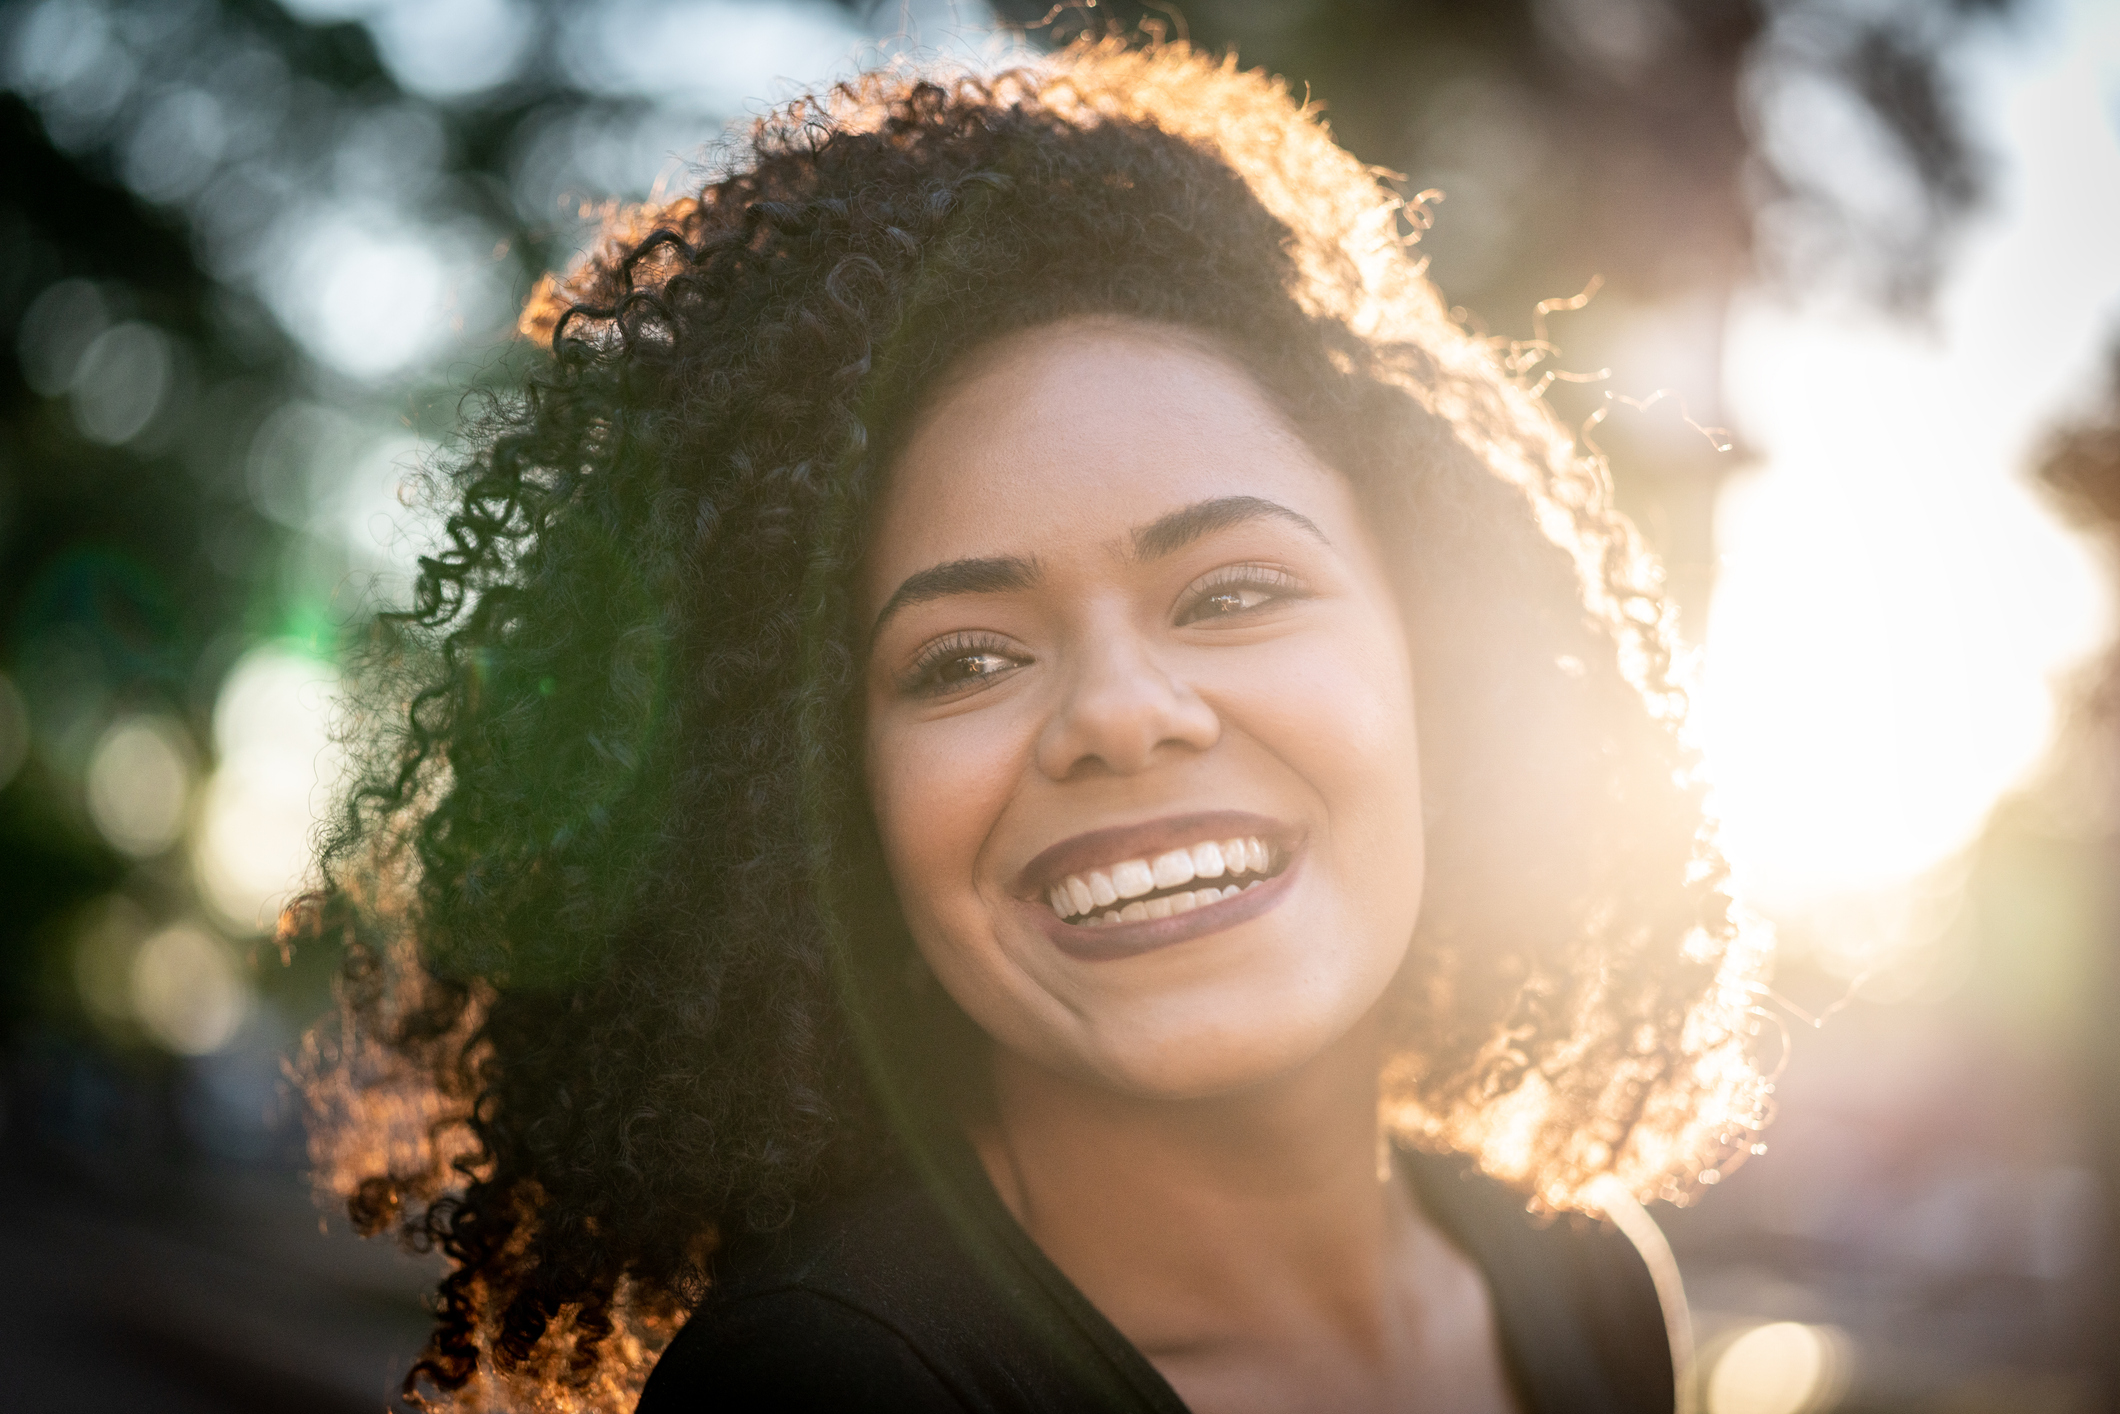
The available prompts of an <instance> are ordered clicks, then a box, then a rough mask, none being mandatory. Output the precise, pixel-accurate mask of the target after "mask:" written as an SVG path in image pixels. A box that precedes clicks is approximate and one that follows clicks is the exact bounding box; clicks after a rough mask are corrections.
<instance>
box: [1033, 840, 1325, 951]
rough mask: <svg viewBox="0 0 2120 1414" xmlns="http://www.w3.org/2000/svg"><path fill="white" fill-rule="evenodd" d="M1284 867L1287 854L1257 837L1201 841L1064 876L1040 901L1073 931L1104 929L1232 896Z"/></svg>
mask: <svg viewBox="0 0 2120 1414" xmlns="http://www.w3.org/2000/svg"><path fill="white" fill-rule="evenodd" d="M1287 867H1288V855H1287V853H1286V851H1283V850H1277V849H1276V848H1275V847H1274V846H1273V845H1272V844H1270V843H1269V842H1268V841H1266V840H1265V839H1263V838H1261V837H1260V836H1257V835H1240V836H1236V837H1233V838H1229V839H1220V840H1214V839H1209V840H1201V841H1200V842H1199V843H1197V844H1193V845H1189V846H1185V847H1182V848H1178V849H1171V850H1165V851H1162V852H1159V853H1157V854H1155V855H1152V856H1143V857H1139V858H1134V859H1122V860H1119V861H1117V862H1115V863H1112V864H1109V865H1106V866H1103V867H1101V868H1095V869H1085V870H1083V871H1081V872H1080V873H1076V874H1069V875H1068V876H1066V877H1065V878H1063V879H1061V880H1060V881H1058V882H1057V883H1055V884H1053V885H1052V886H1050V887H1049V888H1048V889H1047V890H1046V892H1045V900H1046V904H1047V906H1048V907H1050V908H1051V909H1052V910H1053V912H1054V913H1055V914H1057V915H1058V916H1059V917H1060V918H1061V919H1063V920H1065V921H1066V922H1068V923H1070V924H1073V925H1074V926H1076V927H1082V928H1108V927H1112V926H1114V925H1117V924H1121V923H1138V922H1143V921H1145V920H1148V919H1154V918H1170V917H1173V916H1175V915H1177V914H1181V913H1190V912H1192V911H1193V910H1194V909H1197V908H1205V907H1208V906H1209V905H1211V904H1216V903H1220V902H1222V901H1223V900H1225V899H1232V898H1235V897H1236V896H1237V895H1238V894H1240V893H1243V892H1245V891H1246V890H1248V889H1255V888H1257V887H1258V886H1259V885H1260V884H1262V883H1264V882H1265V881H1266V880H1268V879H1271V878H1273V877H1275V876H1276V875H1278V874H1279V873H1280V872H1281V871H1282V870H1283V869H1285V868H1287Z"/></svg>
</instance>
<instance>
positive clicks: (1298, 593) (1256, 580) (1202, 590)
mask: <svg viewBox="0 0 2120 1414" xmlns="http://www.w3.org/2000/svg"><path fill="white" fill-rule="evenodd" d="M1240 589H1254V590H1259V591H1261V592H1263V593H1265V594H1266V595H1267V596H1268V599H1267V602H1266V603H1264V604H1254V605H1250V606H1248V607H1246V606H1243V605H1241V604H1240V605H1239V606H1238V607H1237V608H1235V609H1231V610H1227V611H1225V612H1222V613H1216V614H1198V613H1196V612H1195V611H1197V610H1199V609H1201V608H1203V607H1204V606H1205V605H1207V604H1208V603H1209V602H1211V601H1212V600H1214V599H1216V598H1217V597H1219V596H1221V595H1225V594H1228V593H1230V592H1231V591H1232V590H1240ZM1308 597H1309V595H1308V594H1307V593H1306V592H1305V591H1304V588H1303V581H1302V580H1300V579H1297V578H1296V577H1295V576H1294V575H1292V574H1290V573H1289V572H1288V571H1287V570H1284V569H1282V568H1280V567H1279V566H1278V565H1255V564H1254V565H1224V566H1222V568H1220V569H1218V570H1211V571H1209V572H1208V573H1207V574H1204V575H1202V576H1201V577H1200V578H1199V579H1197V580H1194V581H1193V583H1192V584H1191V586H1190V587H1188V588H1187V589H1186V591H1185V596H1184V598H1183V599H1182V600H1180V601H1179V602H1180V604H1181V605H1182V607H1181V608H1180V609H1179V610H1178V623H1179V624H1180V625H1184V624H1191V623H1199V622H1201V621H1202V620H1203V619H1209V618H1235V617H1237V616H1239V615H1242V614H1254V613H1257V612H1259V611H1260V610H1261V609H1268V608H1271V607H1273V605H1275V604H1277V603H1287V602H1289V601H1291V600H1296V599H1306V598H1308Z"/></svg>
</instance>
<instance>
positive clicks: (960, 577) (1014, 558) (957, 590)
mask: <svg viewBox="0 0 2120 1414" xmlns="http://www.w3.org/2000/svg"><path fill="white" fill-rule="evenodd" d="M1037 582H1038V562H1037V561H1036V560H1029V559H1025V558H1023V557H1022V556H1021V555H994V556H989V557H986V558H983V559H968V560H950V561H948V562H947V563H944V564H939V565H933V566H930V567H929V568H927V569H924V570H921V571H920V572H919V573H918V574H910V575H907V576H906V578H905V582H904V583H903V584H900V585H899V586H898V589H897V591H896V592H895V593H893V594H892V595H891V597H890V598H889V599H888V600H886V601H885V603H884V606H883V608H882V609H880V610H879V611H878V612H877V614H876V622H875V623H873V624H871V625H870V626H869V638H870V640H871V641H874V639H875V637H876V635H877V634H878V633H880V632H882V631H883V625H884V622H885V621H886V620H888V619H889V618H890V617H891V615H893V614H895V613H897V612H898V611H899V610H900V609H909V608H911V607H912V606H913V605H915V604H925V603H926V602H927V601H928V600H930V599H946V598H948V597H949V596H950V595H952V594H1000V593H1005V592H1006V591H1008V590H1011V589H1028V588H1030V586H1031V585H1033V584H1036V583H1037Z"/></svg>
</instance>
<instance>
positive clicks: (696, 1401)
mask: <svg viewBox="0 0 2120 1414" xmlns="http://www.w3.org/2000/svg"><path fill="white" fill-rule="evenodd" d="M973 1407H975V1406H971V1405H968V1404H966V1403H965V1402H964V1401H963V1400H962V1399H960V1398H959V1397H958V1396H957V1394H956V1393H955V1392H954V1391H953V1390H952V1389H951V1388H950V1384H949V1382H948V1380H947V1379H945V1378H944V1377H943V1375H942V1374H941V1373H939V1372H938V1371H936V1370H935V1369H934V1368H932V1367H931V1366H930V1365H929V1363H928V1361H927V1360H926V1359H924V1358H923V1357H922V1354H921V1352H920V1350H919V1349H918V1348H917V1347H916V1346H915V1344H914V1343H913V1342H912V1341H910V1340H908V1339H907V1338H906V1336H905V1334H904V1333H903V1332H901V1331H899V1330H897V1329H894V1328H893V1326H892V1325H891V1323H890V1322H889V1321H887V1320H885V1319H883V1318H881V1317H879V1316H878V1315H877V1314H876V1313H874V1312H872V1311H867V1310H863V1309H861V1308H860V1307H858V1306H853V1305H849V1304H848V1303H846V1302H845V1301H842V1300H840V1299H838V1298H836V1297H834V1296H831V1295H829V1294H827V1293H825V1292H821V1291H815V1290H811V1289H809V1288H806V1287H801V1286H786V1287H780V1288H778V1289H775V1290H771V1291H758V1292H750V1293H746V1294H743V1295H740V1296H736V1297H733V1298H728V1299H721V1300H710V1301H709V1302H708V1303H706V1304H705V1305H704V1306H703V1307H702V1308H701V1310H700V1311H699V1312H698V1313H696V1314H695V1315H694V1316H693V1318H692V1319H691V1320H690V1321H689V1322H687V1323H686V1325H685V1328H684V1329H683V1330H682V1331H680V1332H678V1335H677V1338H676V1339H675V1340H673V1341H672V1342H671V1343H670V1346H669V1348H668V1349H667V1350H665V1351H664V1352H663V1355H662V1358H661V1359H660V1360H659V1361H657V1362H656V1366H655V1369H654V1371H653V1373H652V1374H650V1376H649V1378H648V1384H647V1388H646V1389H645V1390H644V1391H642V1393H641V1398H640V1404H639V1406H638V1409H639V1414H694V1411H699V1412H700V1414H704V1411H708V1410H717V1411H719V1410H728V1411H732V1412H733V1411H751V1410H756V1411H760V1414H764V1412H765V1411H781V1410H788V1411H798V1412H799V1411H806V1410H818V1411H824V1410H848V1411H863V1410H877V1411H883V1410H898V1409H938V1410H948V1409H969V1408H973Z"/></svg>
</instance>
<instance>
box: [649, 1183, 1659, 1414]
mask: <svg viewBox="0 0 2120 1414" xmlns="http://www.w3.org/2000/svg"><path fill="white" fill-rule="evenodd" d="M957 1148H958V1149H959V1150H960V1151H961V1152H957V1153H953V1154H951V1155H949V1156H947V1157H946V1158H945V1160H944V1161H943V1162H942V1163H941V1165H940V1172H939V1177H938V1178H937V1180H936V1181H935V1182H933V1183H930V1184H927V1185H923V1184H920V1183H917V1182H915V1181H913V1180H911V1179H907V1180H905V1181H902V1182H898V1183H893V1184H887V1185H883V1186H880V1187H878V1188H875V1189H872V1190H870V1191H869V1192H866V1193H863V1194H860V1195H858V1196H855V1197H852V1198H848V1199H845V1200H842V1201H839V1202H836V1203H833V1204H830V1205H828V1206H825V1207H823V1208H820V1209H818V1210H816V1211H814V1212H812V1213H810V1214H808V1215H806V1216H805V1217H803V1218H801V1219H799V1220H798V1221H797V1222H796V1223H795V1224H794V1225H793V1226H792V1227H791V1228H790V1229H789V1230H788V1231H787V1232H785V1233H783V1234H779V1235H777V1236H775V1237H773V1238H771V1239H760V1240H758V1241H754V1242H752V1243H750V1244H747V1245H746V1246H744V1247H742V1248H739V1249H737V1250H733V1251H731V1252H729V1253H728V1254H726V1257H725V1260H724V1261H723V1262H722V1263H721V1264H720V1265H721V1272H720V1274H719V1278H718V1280H717V1281H716V1284H715V1287H714V1289H713V1291H712V1292H711V1293H710V1294H709V1295H708V1297H707V1298H706V1299H705V1300H704V1301H703V1302H702V1303H701V1304H700V1307H699V1309H698V1310H697V1311H695V1312H694V1313H693V1316H692V1319H691V1320H690V1322H689V1323H687V1324H686V1326H685V1328H684V1329H683V1330H682V1331H680V1332H679V1333H678V1335H677V1338H676V1339H675V1340H674V1341H672V1342H671V1344H670V1347H669V1349H668V1350H667V1351H665V1352H664V1354H663V1357H662V1360H661V1362H660V1363H659V1364H658V1365H657V1366H656V1367H655V1370H654V1372H653V1373H652V1375H651V1376H650V1377H649V1380H648V1386H647V1389H646V1391H645V1393H643V1395H642V1396H641V1400H640V1405H639V1409H638V1414H697V1412H698V1411H709V1410H743V1411H750V1410H758V1411H767V1410H771V1411H804V1410H820V1411H822V1410H830V1411H835V1412H840V1411H843V1414H862V1411H882V1410H905V1409H913V1410H921V1409H937V1410H956V1411H976V1414H1032V1412H1033V1411H1039V1414H1057V1411H1075V1410H1085V1409H1094V1410H1124V1411H1139V1414H1150V1412H1151V1411H1153V1414H1184V1411H1185V1405H1184V1403H1183V1402H1182V1401H1181V1400H1180V1399H1179V1398H1178V1396H1177V1393H1176V1392H1175V1391H1174V1390H1172V1389H1171V1387H1170V1385H1169V1384H1168V1383H1167V1382H1166V1381H1165V1380H1164V1379H1163V1377H1162V1376H1161V1375H1160V1374H1158V1373H1157V1371H1156V1369H1155V1367H1154V1366H1153V1365H1151V1364H1150V1363H1149V1362H1148V1360H1147V1358H1146V1357H1144V1356H1143V1355H1142V1354H1141V1352H1140V1351H1138V1350H1136V1349H1134V1347H1133V1346H1132V1345H1131V1344H1129V1343H1128V1342H1127V1340H1126V1337H1124V1336H1122V1335H1121V1334H1119V1332H1118V1330H1117V1329H1115V1328H1114V1327H1113V1326H1112V1324H1111V1322H1109V1321H1107V1320H1106V1319H1105V1318H1104V1317H1103V1315H1102V1314H1100V1313H1099V1312H1098V1311H1097V1309H1096V1308H1095V1307H1093V1306H1092V1305H1090V1303H1089V1301H1088V1299H1087V1298H1085V1297H1084V1296H1083V1295H1082V1293H1081V1292H1079V1291H1077V1290H1076V1289H1075V1287H1074V1285H1073V1283H1071V1282H1069V1281H1068V1279H1067V1278H1066V1277H1065V1276H1063V1275H1061V1273H1060V1270H1059V1269H1058V1268H1057V1267H1055V1266H1054V1265H1053V1264H1052V1262H1051V1261H1050V1260H1048V1259H1047V1258H1046V1256H1045V1254H1044V1253H1043V1252H1042V1251H1040V1250H1039V1248H1038V1246H1037V1244H1036V1243H1034V1242H1032V1241H1031V1239H1030V1237H1029V1235H1028V1234H1026V1233H1025V1232H1024V1231H1023V1229H1022V1228H1021V1227H1020V1226H1018V1225H1017V1223H1016V1222H1015V1220H1014V1218H1013V1217H1012V1216H1010V1214H1009V1212H1008V1210H1007V1208H1005V1207H1004V1206H1003V1205H1002V1203H1001V1200H1000V1198H999V1197H998V1196H997V1195H996V1194H995V1193H994V1190H993V1187H992V1185H991V1184H989V1183H988V1182H987V1180H986V1175H985V1172H984V1170H982V1169H980V1168H979V1166H978V1163H977V1160H976V1159H974V1158H972V1157H971V1154H970V1149H969V1146H964V1145H961V1144H960V1145H959V1146H957ZM1401 1159H1402V1168H1403V1170H1404V1171H1405V1172H1406V1173H1407V1175H1408V1177H1409V1180H1410V1181H1411V1183H1412V1184H1413V1186H1414V1191H1415V1193H1416V1195H1417V1197H1418V1199H1419V1201H1420V1203H1421V1206H1422V1208H1423V1210H1424V1211H1425V1212H1426V1213H1427V1214H1428V1215H1429V1217H1430V1218H1431V1219H1432V1220H1433V1221H1434V1222H1435V1223H1436V1225H1437V1226H1438V1227H1440V1228H1441V1229H1442V1230H1443V1231H1444V1232H1445V1233H1446V1234H1447V1235H1448V1236H1449V1237H1450V1239H1451V1240H1452V1241H1453V1242H1454V1243H1455V1244H1456V1245H1457V1246H1458V1248H1459V1249H1460V1250H1461V1251H1463V1252H1464V1253H1465V1255H1466V1256H1467V1257H1468V1258H1469V1259H1470V1260H1471V1261H1472V1262H1473V1263H1474V1264H1475V1265H1477V1266H1478V1267H1479V1268H1480V1270H1481V1271H1482V1272H1483V1273H1484V1274H1485V1276H1486V1279H1487V1286H1488V1289H1489V1291H1490V1292H1492V1294H1493V1300H1494V1314H1495V1323H1496V1326H1497V1328H1498V1330H1499V1333H1500V1336H1501V1344H1502V1355H1503V1360H1504V1363H1505V1365H1506V1368H1507V1370H1508V1374H1509V1377H1510V1382H1511V1385H1512V1387H1513V1388H1514V1391H1515V1393H1516V1397H1517V1402H1518V1404H1519V1406H1520V1407H1521V1409H1522V1410H1523V1411H1524V1414H1559V1411H1563V1410H1565V1411H1568V1414H1602V1411H1611V1414H1622V1412H1624V1414H1637V1411H1650V1414H1670V1411H1671V1410H1672V1409H1673V1405H1674V1400H1675V1393H1674V1392H1675V1388H1676V1378H1675V1376H1674V1373H1673V1367H1674V1360H1673V1353H1672V1341H1671V1338H1670V1336H1669V1335H1667V1330H1668V1329H1671V1327H1667V1324H1666V1314H1665V1311H1664V1309H1663V1306H1662V1304H1661V1303H1660V1301H1659V1298H1658V1294H1657V1285H1656V1282H1655V1280H1654V1279H1652V1277H1651V1274H1650V1267H1649V1265H1648V1262H1647V1261H1646V1260H1645V1259H1644V1257H1643V1255H1642V1253H1641V1252H1639V1251H1638V1250H1637V1249H1636V1247H1635V1245H1634V1244H1633V1242H1632V1241H1630V1240H1629V1239H1628V1238H1627V1237H1626V1236H1625V1235H1623V1234H1622V1233H1621V1232H1620V1231H1619V1230H1618V1229H1616V1228H1614V1227H1612V1226H1611V1225H1609V1224H1598V1225H1592V1224H1587V1223H1584V1222H1582V1221H1580V1220H1576V1221H1570V1220H1567V1219H1562V1220H1560V1221H1555V1222H1548V1223H1546V1224H1544V1225H1540V1224H1539V1223H1538V1222H1537V1221H1536V1220H1535V1219H1533V1218H1531V1217H1530V1216H1529V1215H1527V1214H1526V1213H1525V1212H1524V1203H1523V1199H1522V1198H1521V1197H1520V1196H1518V1195H1515V1194H1513V1193H1511V1192H1509V1191H1508V1190H1507V1189H1504V1188H1503V1187H1501V1186H1500V1185H1498V1184H1496V1183H1494V1182H1492V1181H1490V1180H1487V1179H1483V1178H1479V1177H1476V1176H1471V1175H1468V1174H1466V1173H1465V1172H1464V1169H1463V1166H1462V1163H1461V1161H1459V1160H1454V1159H1445V1158H1437V1157H1434V1156H1429V1155H1421V1154H1403V1155H1401ZM1635 1211H1636V1212H1637V1213H1638V1212H1639V1210H1638V1209H1637V1210H1635ZM1659 1245H1660V1244H1659ZM1680 1319H1681V1320H1682V1317H1681V1318H1680ZM1677 1329H1681V1330H1682V1329H1683V1327H1682V1325H1681V1326H1679V1327H1677ZM1682 1358H1683V1357H1682Z"/></svg>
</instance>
